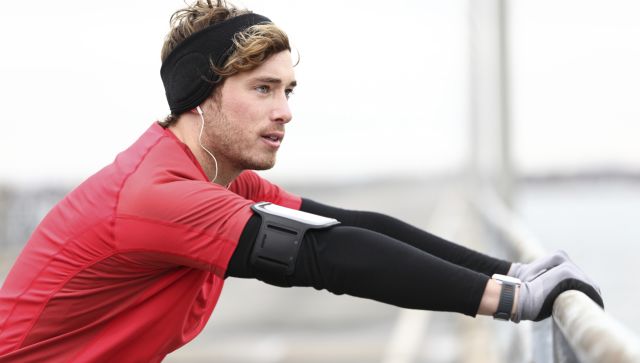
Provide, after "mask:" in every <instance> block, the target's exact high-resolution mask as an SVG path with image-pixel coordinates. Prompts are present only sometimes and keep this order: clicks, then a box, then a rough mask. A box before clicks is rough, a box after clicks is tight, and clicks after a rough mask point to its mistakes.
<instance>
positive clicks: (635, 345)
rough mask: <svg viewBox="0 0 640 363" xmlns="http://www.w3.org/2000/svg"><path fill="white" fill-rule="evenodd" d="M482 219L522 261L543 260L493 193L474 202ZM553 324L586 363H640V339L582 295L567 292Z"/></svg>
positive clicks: (485, 193)
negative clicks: (507, 243) (500, 234)
mask: <svg viewBox="0 0 640 363" xmlns="http://www.w3.org/2000/svg"><path fill="white" fill-rule="evenodd" d="M472 202H473V204H474V206H475V207H476V208H477V209H478V211H479V212H480V215H481V216H482V217H483V218H485V219H486V221H487V222H488V223H489V224H491V225H492V226H493V227H494V228H496V229H497V230H498V231H500V233H502V234H503V235H504V237H505V239H506V240H507V242H509V243H510V244H511V245H512V246H513V247H514V249H515V250H516V253H517V255H518V257H519V258H520V259H521V260H522V261H530V260H533V259H535V258H536V257H539V256H542V254H543V253H544V249H543V248H542V247H541V245H540V243H538V241H537V240H536V239H535V237H533V234H532V233H531V232H530V231H529V230H528V229H527V228H526V227H525V224H524V223H523V222H522V221H521V220H520V218H518V216H516V215H515V214H514V213H513V212H512V211H510V210H509V208H508V207H507V206H506V205H505V204H504V203H503V202H502V200H501V199H500V198H499V197H498V195H497V193H496V192H495V191H493V190H491V189H487V190H483V191H481V192H480V193H478V194H476V196H475V198H474V199H473V200H472ZM552 316H553V321H554V323H555V324H556V325H557V327H558V328H559V329H560V330H561V332H562V334H563V335H564V337H565V339H566V341H567V343H568V344H569V345H570V347H571V349H572V350H573V352H574V353H575V355H576V358H578V359H579V361H580V362H582V363H611V362H616V363H638V362H640V339H639V338H638V337H637V336H636V335H635V334H634V333H633V332H631V331H630V330H629V329H628V328H626V327H625V326H623V325H622V324H620V323H619V322H617V321H616V320H615V319H613V318H612V317H611V316H610V315H608V314H606V313H605V312H604V311H603V310H602V309H601V308H600V306H598V305H597V304H596V303H594V302H593V301H592V300H591V299H590V298H588V297H587V296H586V295H585V294H583V293H581V292H579V291H566V292H564V293H562V294H560V295H559V296H558V298H557V299H556V301H555V302H554V304H553V313H552Z"/></svg>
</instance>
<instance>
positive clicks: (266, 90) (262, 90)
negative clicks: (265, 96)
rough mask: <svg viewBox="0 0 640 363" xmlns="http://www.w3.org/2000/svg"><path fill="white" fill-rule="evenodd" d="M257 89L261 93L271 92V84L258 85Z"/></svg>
mask: <svg viewBox="0 0 640 363" xmlns="http://www.w3.org/2000/svg"><path fill="white" fill-rule="evenodd" d="M256 91H258V92H259V93H269V86H258V87H256Z"/></svg>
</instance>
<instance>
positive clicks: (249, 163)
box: [204, 106, 276, 170]
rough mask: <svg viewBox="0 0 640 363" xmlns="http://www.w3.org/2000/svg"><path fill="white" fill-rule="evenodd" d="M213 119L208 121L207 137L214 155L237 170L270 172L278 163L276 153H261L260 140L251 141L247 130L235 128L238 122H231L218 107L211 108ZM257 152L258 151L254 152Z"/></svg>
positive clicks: (206, 125)
mask: <svg viewBox="0 0 640 363" xmlns="http://www.w3.org/2000/svg"><path fill="white" fill-rule="evenodd" d="M210 109H212V111H213V112H211V116H212V117H211V119H210V120H206V119H205V120H206V121H207V122H206V124H205V132H204V133H205V136H206V140H207V144H209V145H211V149H212V152H213V154H214V155H215V156H216V157H218V156H219V157H220V160H224V161H225V162H226V163H228V164H229V166H230V167H231V168H233V169H236V170H268V169H271V168H273V166H274V165H275V163H276V152H270V153H267V152H259V151H257V149H259V146H258V145H257V144H259V143H260V140H251V139H250V138H247V137H246V136H245V135H246V134H247V131H246V130H242V129H241V128H239V127H234V126H233V125H237V124H238V123H237V122H234V120H229V118H228V117H227V115H225V114H224V113H223V112H222V111H221V110H219V109H218V108H217V107H216V106H213V107H210ZM252 150H256V151H252Z"/></svg>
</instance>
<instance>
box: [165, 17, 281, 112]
mask: <svg viewBox="0 0 640 363" xmlns="http://www.w3.org/2000/svg"><path fill="white" fill-rule="evenodd" d="M270 22H271V20H269V19H268V18H266V17H264V16H262V15H258V14H254V13H249V14H243V15H240V16H236V17H234V18H231V19H228V20H225V21H223V22H221V23H217V24H214V25H211V26H209V27H207V28H204V29H202V30H200V31H198V32H196V33H193V34H191V35H190V36H189V37H188V38H187V39H185V40H183V41H182V42H181V43H179V44H178V45H177V46H176V47H175V48H174V49H173V50H172V51H171V53H169V55H168V56H167V58H166V59H165V60H164V62H162V67H161V68H160V77H162V83H164V90H165V93H166V95H167V101H168V102H169V108H170V109H171V113H172V114H175V115H177V114H180V113H182V112H185V111H188V110H191V109H193V108H195V107H196V106H198V105H200V104H201V103H202V101H204V100H205V99H206V98H207V97H209V95H210V94H211V92H212V91H213V89H214V87H215V84H216V82H217V81H218V80H219V78H220V77H219V76H218V75H216V74H215V73H214V72H213V71H212V70H211V66H210V63H209V62H210V61H211V62H213V64H214V65H216V66H217V67H222V66H223V65H224V63H225V62H226V61H227V59H228V58H229V56H230V55H231V53H233V36H234V35H235V34H236V33H239V32H241V31H243V30H245V29H247V28H248V27H250V26H252V25H255V24H259V23H270Z"/></svg>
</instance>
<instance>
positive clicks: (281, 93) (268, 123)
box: [203, 51, 296, 171]
mask: <svg viewBox="0 0 640 363" xmlns="http://www.w3.org/2000/svg"><path fill="white" fill-rule="evenodd" d="M295 85H296V81H295V74H294V72H293V64H292V62H291V53H290V52H289V51H282V52H280V53H277V54H274V55H272V56H271V57H270V58H268V59H267V61H266V62H264V63H263V64H262V65H260V66H259V67H258V68H256V69H254V70H252V71H248V72H241V73H238V74H236V75H233V76H231V77H229V78H227V79H226V80H225V82H224V84H223V85H222V86H221V87H220V89H219V90H218V92H219V93H218V94H217V95H216V96H215V97H213V99H212V98H210V99H209V100H208V101H207V102H206V104H205V110H204V117H205V120H206V127H205V135H206V137H205V135H203V143H205V145H206V146H207V148H209V150H211V151H212V152H213V154H214V155H215V156H216V158H217V159H218V163H220V164H221V166H222V167H224V168H225V169H227V170H228V171H232V170H235V171H241V170H245V169H253V170H265V169H270V168H271V167H273V165H274V164H275V161H276V152H277V151H278V148H279V147H280V144H281V143H282V140H283V138H284V125H285V124H286V123H287V122H289V121H291V118H292V115H291V111H290V110H289V104H288V97H289V94H290V93H291V92H292V91H293V88H294V87H295Z"/></svg>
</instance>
